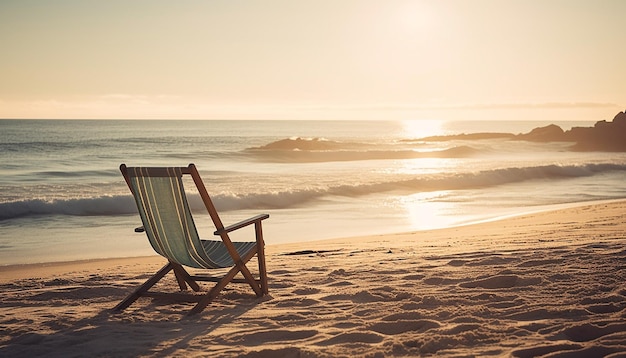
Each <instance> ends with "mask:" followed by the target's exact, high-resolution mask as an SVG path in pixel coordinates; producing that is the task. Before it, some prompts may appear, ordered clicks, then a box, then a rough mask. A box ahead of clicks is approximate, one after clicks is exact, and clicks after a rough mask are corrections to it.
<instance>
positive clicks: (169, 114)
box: [0, 0, 626, 121]
mask: <svg viewBox="0 0 626 358" xmlns="http://www.w3.org/2000/svg"><path fill="white" fill-rule="evenodd" d="M624 14H626V1H623V0H298V1H294V0H250V1H244V0H206V1H205V0H178V1H171V0H107V1H101V0H97V1H95V0H55V1H46V0H0V49H2V50H1V53H0V118H18V119H19V118H50V119H58V118H68V119H73V118H81V119H82V118H85V119H91V118H93V119H107V118H110V119H127V118H128V119H161V118H169V119H394V120H396V119H398V120H419V119H428V120H463V119H472V120H477V119H485V120H492V119H493V120H553V121H558V120H593V121H595V120H611V119H612V118H613V116H614V115H615V114H616V113H618V112H620V111H624V110H625V109H626V65H624V63H625V61H626V60H625V59H626V31H624Z"/></svg>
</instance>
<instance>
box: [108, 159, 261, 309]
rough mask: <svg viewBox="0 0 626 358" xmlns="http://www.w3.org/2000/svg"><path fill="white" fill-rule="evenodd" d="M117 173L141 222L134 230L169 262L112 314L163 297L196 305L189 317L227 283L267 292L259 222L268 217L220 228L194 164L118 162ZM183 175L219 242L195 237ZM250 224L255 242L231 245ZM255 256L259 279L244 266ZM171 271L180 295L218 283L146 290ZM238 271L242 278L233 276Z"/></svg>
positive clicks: (213, 208)
mask: <svg viewBox="0 0 626 358" xmlns="http://www.w3.org/2000/svg"><path fill="white" fill-rule="evenodd" d="M120 170H121V172H122V175H123V176H124V179H125V180H126V183H127V184H128V187H129V188H130V191H131V192H132V194H133V196H134V198H135V202H136V204H137V208H138V209H139V215H140V216H141V221H142V222H143V230H141V229H140V230H136V231H145V233H146V235H147V236H148V240H149V241H150V244H151V245H152V247H153V248H154V250H155V251H156V252H157V253H158V254H160V255H161V256H163V257H165V258H166V259H167V260H168V263H167V264H166V265H165V266H163V268H161V269H160V270H159V271H157V273H155V274H154V276H152V277H150V278H149V279H148V280H147V281H146V282H145V283H144V284H142V285H141V286H139V288H137V289H136V290H135V291H134V292H133V293H131V294H130V295H129V296H128V297H126V298H125V299H124V300H123V301H122V302H120V303H119V304H118V305H117V306H115V308H114V310H116V311H122V310H124V309H125V308H127V307H128V306H130V305H131V304H132V303H133V302H135V301H136V300H137V299H138V298H139V297H141V296H148V297H160V296H167V297H169V298H172V299H173V300H175V301H187V302H197V303H196V305H195V306H194V307H193V308H192V309H191V311H190V312H189V313H188V314H189V315H193V314H196V313H199V312H201V311H202V310H203V309H204V308H205V307H206V306H207V305H208V304H209V303H210V302H211V301H212V300H213V299H214V298H215V297H216V296H217V295H218V294H219V293H220V291H221V290H222V289H223V288H224V287H225V286H226V285H227V284H229V283H231V282H232V283H244V284H245V283H247V284H249V285H250V287H251V288H252V290H253V291H254V293H255V294H256V295H257V297H261V296H263V295H266V294H267V293H268V288H267V272H266V268H265V253H264V241H263V230H262V226H261V222H262V221H263V220H265V219H267V218H268V217H269V215H268V214H261V215H257V216H255V217H252V218H250V219H247V220H243V221H241V222H238V223H236V224H234V225H230V226H227V227H224V225H223V224H222V221H221V220H220V218H219V216H218V214H217V211H216V209H215V207H214V206H213V202H212V201H211V198H210V197H209V194H208V192H207V190H206V188H205V186H204V184H203V182H202V179H201V178H200V174H199V173H198V170H197V169H196V167H195V165H193V164H189V166H187V167H127V166H126V165H125V164H122V165H121V166H120ZM184 175H190V176H191V178H192V179H193V182H194V183H195V185H196V187H197V189H198V191H199V194H200V197H201V198H202V201H203V202H204V205H205V207H206V209H207V211H208V213H209V216H210V217H211V219H212V221H213V224H214V225H215V229H216V231H215V232H214V234H215V235H216V236H219V237H220V239H221V240H201V239H200V237H199V236H198V231H197V229H196V226H195V224H194V221H193V218H192V215H191V210H190V209H189V203H188V199H187V195H186V193H185V189H184V187H183V176H184ZM253 224H254V231H255V237H256V240H255V241H251V242H233V241H231V239H230V237H229V233H230V232H232V231H235V230H238V229H241V228H243V227H246V226H249V225H253ZM255 255H256V257H257V261H258V275H257V277H258V278H255V277H254V276H253V275H252V274H251V272H250V270H248V268H247V267H246V263H248V261H250V259H252V258H253V257H254V256H255ZM184 266H186V267H191V268H195V269H218V268H230V270H228V271H227V273H226V274H225V275H223V276H222V277H213V276H205V275H190V274H189V272H188V271H187V270H186V269H185V268H184ZM170 271H173V272H174V275H175V277H176V280H177V281H178V286H179V288H180V291H187V285H189V286H190V287H191V288H192V289H193V290H194V291H196V292H198V291H200V286H199V285H198V283H197V281H213V282H216V284H215V286H213V288H212V289H211V290H210V291H208V292H207V293H206V294H198V293H196V294H193V293H181V292H175V293H173V292H152V291H149V290H150V288H152V287H153V286H154V285H155V284H156V283H157V282H158V281H159V280H160V279H161V278H163V277H164V276H165V275H166V274H167V273H168V272H170ZM223 271H226V270H223ZM239 273H240V274H241V276H243V278H235V276H237V274H239Z"/></svg>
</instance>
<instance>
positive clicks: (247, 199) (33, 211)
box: [0, 164, 626, 220]
mask: <svg viewBox="0 0 626 358" xmlns="http://www.w3.org/2000/svg"><path fill="white" fill-rule="evenodd" d="M615 171H626V165H620V164H587V165H571V166H559V165H546V166H534V167H522V168H517V167H514V168H504V169H496V170H486V171H478V172H474V173H463V174H438V175H428V176H426V175H419V176H415V177H411V178H406V177H405V178H404V179H397V180H389V181H382V182H376V183H350V184H342V185H335V186H327V187H319V188H300V189H293V190H284V191H279V192H269V193H250V194H236V193H234V194H217V195H214V196H213V201H214V203H215V205H216V206H217V208H218V210H220V211H231V210H243V209H282V208H292V207H296V206H299V205H302V204H305V203H307V202H311V201H314V200H317V199H321V198H324V197H327V196H345V197H358V196H363V195H368V194H376V193H384V192H390V191H399V192H404V193H416V192H428V191H437V190H462V189H478V188H489V187H494V186H498V185H503V184H509V183H519V182H524V181H530V180H537V179H543V180H559V179H563V178H577V177H589V176H593V175H598V174H603V173H607V172H615ZM396 178H397V177H396ZM190 205H191V207H192V210H194V211H200V210H204V209H203V205H202V201H201V199H200V197H199V196H192V197H191V198H190ZM135 213H136V208H135V204H134V202H133V199H132V197H131V196H130V195H118V196H101V197H94V198H76V199H67V200H51V201H47V200H40V199H31V200H21V201H13V202H5V203H0V220H8V219H15V218H23V217H32V216H51V215H69V216H109V215H128V214H135Z"/></svg>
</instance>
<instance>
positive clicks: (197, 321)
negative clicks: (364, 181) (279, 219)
mask: <svg viewBox="0 0 626 358" xmlns="http://www.w3.org/2000/svg"><path fill="white" fill-rule="evenodd" d="M624 212H626V200H618V201H612V202H609V203H601V204H593V205H584V206H576V207H570V208H565V209H560V210H553V211H547V212H541V213H534V214H527V215H523V216H515V217H512V218H508V219H503V220H499V221H492V222H484V223H478V224H473V225H466V226H458V227H452V228H446V229H434V230H424V231H415V232H407V233H397V234H386V235H373V236H365V237H352V238H339V239H330V240H320V241H309V242H299V243H290V244H278V245H268V246H267V251H266V257H267V267H268V276H269V278H270V282H269V292H270V294H269V296H266V297H264V298H261V299H258V298H256V297H255V296H254V294H253V293H252V292H251V290H250V287H246V286H245V285H241V286H239V285H229V286H227V290H225V291H223V293H221V294H220V295H219V296H218V297H217V299H216V300H215V301H214V302H213V303H211V304H210V305H209V307H207V309H206V310H205V311H203V312H202V313H201V314H199V315H198V316H195V317H193V318H185V316H184V313H186V311H187V310H188V309H189V308H190V306H189V305H186V304H182V303H177V304H174V305H172V304H171V303H168V302H166V301H160V300H151V299H148V298H140V299H139V300H138V301H137V302H136V303H134V304H133V305H132V306H131V307H129V308H128V309H127V310H125V311H124V312H122V313H112V312H111V311H110V310H111V308H112V307H114V306H115V305H116V304H117V303H118V302H119V301H120V300H122V299H123V298H124V297H125V296H126V295H127V294H129V293H130V292H132V290H134V289H135V288H136V286H137V285H138V284H140V283H141V282H143V281H144V280H145V279H146V278H147V277H149V276H150V275H151V274H152V273H153V272H155V271H157V270H158V269H159V268H160V267H161V266H163V264H164V259H163V258H161V257H159V256H150V257H135V258H121V259H95V260H84V261H72V262H66V263H51V264H30V265H18V266H12V267H10V270H9V269H7V267H6V266H5V267H3V268H0V273H2V275H0V277H2V280H1V282H0V289H1V290H2V293H3V294H2V295H0V326H2V327H3V335H1V336H0V356H6V357H13V356H15V357H17V356H31V357H38V356H41V357H43V356H45V357H69V356H84V354H85V352H89V354H90V355H94V356H143V357H153V356H154V357H158V356H185V357H187V356H192V357H193V356H198V357H200V356H214V357H249V358H252V357H257V358H258V357H261V358H265V357H267V358H269V357H276V356H285V357H301V356H304V357H353V356H431V355H438V356H499V357H520V358H530V357H540V356H545V357H549V356H551V355H555V356H568V357H569V356H571V357H575V356H604V357H615V358H616V357H621V355H619V354H622V353H623V352H625V351H626V323H624V317H626V288H624V285H623V282H624V278H626V267H625V266H624V264H623V263H624V260H626V237H625V235H626V221H625V220H624ZM7 276H11V278H7ZM175 281H176V280H174V279H173V277H169V279H167V280H165V281H164V282H163V283H162V284H163V285H164V286H163V287H164V288H165V289H167V290H176V289H177V287H178V286H177V284H176V282H175ZM160 284H161V283H160ZM202 287H203V288H205V289H206V288H207V287H206V286H204V285H202Z"/></svg>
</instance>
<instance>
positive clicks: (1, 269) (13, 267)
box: [0, 198, 626, 282]
mask: <svg viewBox="0 0 626 358" xmlns="http://www.w3.org/2000/svg"><path fill="white" fill-rule="evenodd" d="M621 201H624V202H626V198H620V199H603V200H591V201H578V202H572V203H562V204H548V205H541V206H537V207H534V208H533V209H528V210H520V211H519V212H515V213H513V214H505V215H501V216H496V217H489V218H484V219H477V220H471V221H469V222H463V223H459V224H453V225H449V226H446V227H436V228H432V229H420V230H413V231H401V232H390V233H382V234H372V235H358V236H343V237H336V238H327V239H321V240H304V241H295V242H280V243H276V244H267V247H268V248H273V247H280V246H289V245H297V246H302V245H304V246H306V244H307V243H318V242H325V241H337V240H346V239H360V238H368V237H378V236H387V235H390V236H392V235H402V234H410V233H420V232H431V231H439V230H453V229H456V228H462V227H468V226H474V225H481V224H487V223H494V222H499V221H504V220H508V219H512V218H516V217H521V216H528V215H537V214H540V213H545V212H551V211H559V210H564V209H569V208H576V207H584V206H593V205H602V204H606V203H616V202H621ZM524 209H526V208H524ZM141 239H143V240H147V239H146V238H145V237H142V238H141ZM153 253H154V254H153V255H141V256H113V257H101V258H89V259H83V260H58V261H43V262H32V263H17V264H8V265H2V264H0V282H4V281H5V280H6V279H7V278H6V277H5V273H18V272H20V271H32V270H36V269H38V268H47V269H49V270H58V268H59V267H62V266H68V265H79V266H89V265H93V264H95V263H99V262H102V263H103V264H106V263H107V262H115V261H118V260H133V259H139V260H145V259H149V258H155V257H160V256H159V255H158V254H157V253H155V252H153ZM20 277H24V275H23V274H22V275H20Z"/></svg>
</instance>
